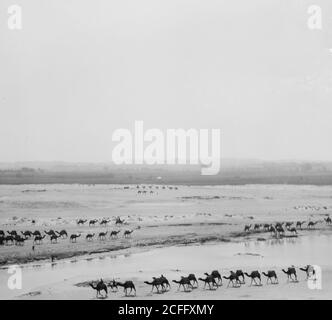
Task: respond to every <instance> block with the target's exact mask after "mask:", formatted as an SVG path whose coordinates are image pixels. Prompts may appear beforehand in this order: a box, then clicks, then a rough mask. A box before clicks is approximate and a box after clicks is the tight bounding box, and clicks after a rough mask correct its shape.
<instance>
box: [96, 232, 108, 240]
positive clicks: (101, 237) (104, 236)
mask: <svg viewBox="0 0 332 320" xmlns="http://www.w3.org/2000/svg"><path fill="white" fill-rule="evenodd" d="M107 233H108V231H106V232H99V234H98V239H99V240H105V239H106V235H107Z"/></svg>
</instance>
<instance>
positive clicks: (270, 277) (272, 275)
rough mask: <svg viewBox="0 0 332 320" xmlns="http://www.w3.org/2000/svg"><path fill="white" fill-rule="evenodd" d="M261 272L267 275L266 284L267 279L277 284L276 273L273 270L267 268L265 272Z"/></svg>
mask: <svg viewBox="0 0 332 320" xmlns="http://www.w3.org/2000/svg"><path fill="white" fill-rule="evenodd" d="M262 274H263V275H264V276H265V277H267V279H266V284H268V282H269V280H270V282H271V284H278V283H279V281H278V277H277V273H276V272H275V271H274V270H269V271H268V272H267V273H265V272H262Z"/></svg>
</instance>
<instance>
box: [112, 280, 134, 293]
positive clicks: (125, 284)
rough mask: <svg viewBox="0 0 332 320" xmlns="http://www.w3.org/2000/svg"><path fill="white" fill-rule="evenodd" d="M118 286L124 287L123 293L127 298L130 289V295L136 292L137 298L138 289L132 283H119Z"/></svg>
mask: <svg viewBox="0 0 332 320" xmlns="http://www.w3.org/2000/svg"><path fill="white" fill-rule="evenodd" d="M117 285H118V286H120V287H123V292H124V293H125V295H126V297H127V296H128V289H130V292H129V294H131V292H132V291H133V290H134V291H135V296H136V288H135V285H134V283H133V282H132V281H130V280H129V281H126V282H117Z"/></svg>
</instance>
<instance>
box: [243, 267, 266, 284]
mask: <svg viewBox="0 0 332 320" xmlns="http://www.w3.org/2000/svg"><path fill="white" fill-rule="evenodd" d="M244 274H245V275H246V276H247V277H248V278H251V282H250V286H251V285H252V283H253V282H255V285H256V286H261V285H262V281H261V274H260V273H259V271H257V270H255V271H252V272H251V273H250V274H248V273H247V272H245V273H244ZM256 279H258V280H259V283H257V281H256Z"/></svg>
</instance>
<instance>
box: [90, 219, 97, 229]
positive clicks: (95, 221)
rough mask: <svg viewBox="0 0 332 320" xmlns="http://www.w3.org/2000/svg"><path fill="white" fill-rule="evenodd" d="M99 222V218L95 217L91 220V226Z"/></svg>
mask: <svg viewBox="0 0 332 320" xmlns="http://www.w3.org/2000/svg"><path fill="white" fill-rule="evenodd" d="M97 222H98V219H93V220H90V221H89V227H91V226H94V225H95V224H96V223H97Z"/></svg>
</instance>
